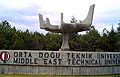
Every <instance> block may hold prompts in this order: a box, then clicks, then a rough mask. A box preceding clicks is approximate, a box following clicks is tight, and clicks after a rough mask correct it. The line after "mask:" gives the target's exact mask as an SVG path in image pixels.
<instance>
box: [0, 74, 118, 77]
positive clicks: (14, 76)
mask: <svg viewBox="0 0 120 77" xmlns="http://www.w3.org/2000/svg"><path fill="white" fill-rule="evenodd" d="M0 77H120V75H105V76H64V75H62V76H60V75H26V74H0Z"/></svg>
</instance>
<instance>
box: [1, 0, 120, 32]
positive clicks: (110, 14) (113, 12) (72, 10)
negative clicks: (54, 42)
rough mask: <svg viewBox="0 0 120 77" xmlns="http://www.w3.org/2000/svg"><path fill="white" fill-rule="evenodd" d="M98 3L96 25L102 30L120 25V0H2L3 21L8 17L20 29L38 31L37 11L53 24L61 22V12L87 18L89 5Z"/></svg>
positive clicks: (65, 19)
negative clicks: (119, 23)
mask: <svg viewBox="0 0 120 77" xmlns="http://www.w3.org/2000/svg"><path fill="white" fill-rule="evenodd" d="M92 4H95V11H94V17H93V23H92V24H93V25H94V26H95V28H96V29H97V30H98V31H99V32H101V31H102V30H103V28H107V29H108V30H110V29H111V26H112V25H114V28H116V27H118V25H117V23H118V22H119V20H120V0H0V21H4V20H7V21H8V22H9V23H10V24H11V25H12V26H15V27H16V28H17V29H18V30H26V29H29V30H30V31H33V32H34V31H38V32H40V33H46V31H45V30H42V29H40V28H39V19H38V14H39V13H41V14H42V15H43V16H44V18H46V17H47V18H49V19H50V21H51V24H60V13H64V21H65V22H69V21H70V20H71V18H72V16H73V15H74V16H75V18H76V19H77V20H84V19H85V18H86V16H87V13H88V10H89V7H90V5H92Z"/></svg>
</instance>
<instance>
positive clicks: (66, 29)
mask: <svg viewBox="0 0 120 77" xmlns="http://www.w3.org/2000/svg"><path fill="white" fill-rule="evenodd" d="M94 7H95V4H93V5H91V6H90V9H89V12H88V15H87V17H86V18H85V20H83V21H80V22H79V23H77V22H75V23H65V22H64V21H63V13H61V23H60V25H51V24H50V21H49V19H48V18H46V20H45V21H44V20H43V16H42V15H41V14H39V22H40V28H41V29H45V30H47V31H51V32H56V33H62V35H63V40H62V46H61V49H60V50H62V51H65V50H69V43H68V39H69V34H70V33H72V32H81V31H87V30H90V29H91V24H92V19H93V13H94Z"/></svg>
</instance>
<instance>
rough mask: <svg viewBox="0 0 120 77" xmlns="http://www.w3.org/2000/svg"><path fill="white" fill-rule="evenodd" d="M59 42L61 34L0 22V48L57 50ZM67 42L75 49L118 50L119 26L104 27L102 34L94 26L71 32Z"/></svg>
mask: <svg viewBox="0 0 120 77" xmlns="http://www.w3.org/2000/svg"><path fill="white" fill-rule="evenodd" d="M72 21H73V20H72ZM61 43H62V36H61V34H55V33H47V34H46V35H43V34H40V33H39V32H34V33H33V32H30V31H29V30H26V31H21V30H16V28H15V27H11V25H10V24H9V22H7V21H2V22H1V23H0V49H2V50H53V51H57V50H59V49H60V47H61ZM69 44H70V49H71V50H75V51H97V52H98V51H109V52H112V51H120V26H119V27H117V31H115V30H114V28H113V27H112V29H111V31H107V30H106V29H104V30H103V34H102V35H100V34H99V33H98V31H97V30H96V29H95V28H93V29H92V30H91V31H89V32H88V33H87V34H84V35H78V34H77V33H72V34H71V35H70V39H69Z"/></svg>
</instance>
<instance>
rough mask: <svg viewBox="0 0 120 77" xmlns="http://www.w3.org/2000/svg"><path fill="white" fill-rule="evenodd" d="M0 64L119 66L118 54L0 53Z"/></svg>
mask: <svg viewBox="0 0 120 77" xmlns="http://www.w3.org/2000/svg"><path fill="white" fill-rule="evenodd" d="M0 59H1V60H0V64H16V65H45V66H47V65H48V66H109V65H120V52H115V53H114V52H104V53H103V52H73V51H72V52H68V51H46V52H44V51H32V52H30V51H19V50H15V51H12V50H10V51H9V50H3V51H0Z"/></svg>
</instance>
